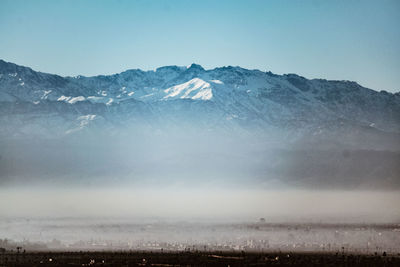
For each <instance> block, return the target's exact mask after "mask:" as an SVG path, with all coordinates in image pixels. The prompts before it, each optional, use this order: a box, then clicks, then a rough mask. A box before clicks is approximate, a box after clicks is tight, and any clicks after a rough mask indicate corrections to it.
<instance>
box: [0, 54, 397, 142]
mask: <svg viewBox="0 0 400 267" xmlns="http://www.w3.org/2000/svg"><path fill="white" fill-rule="evenodd" d="M0 103H1V105H0V122H1V124H2V127H1V134H2V135H7V136H15V137H18V136H25V135H31V136H32V135H34V136H42V137H44V136H46V137H62V136H65V135H71V134H77V133H79V132H82V131H88V130H89V131H90V129H96V131H103V132H110V133H116V132H119V131H120V130H121V129H126V128H132V129H138V128H141V127H144V128H146V129H148V130H151V131H157V130H160V129H161V130H162V129H163V128H169V127H175V126H179V127H180V126H182V127H197V128H199V129H203V130H205V129H207V130H209V131H212V130H215V129H225V130H227V131H236V132H243V133H247V134H253V133H263V132H265V131H268V130H277V131H285V132H287V133H289V135H290V136H292V137H293V138H304V137H305V136H307V135H310V134H311V135H313V136H319V135H325V136H326V135H332V134H335V133H337V132H341V133H344V132H348V133H350V132H351V133H352V134H354V133H357V132H364V134H371V135H374V134H383V135H387V136H390V135H395V136H396V135H398V134H399V133H400V94H399V93H396V94H391V93H388V92H385V91H381V92H377V91H374V90H370V89H367V88H364V87H362V86H360V85H358V84H357V83H355V82H349V81H328V80H322V79H313V80H308V79H306V78H304V77H301V76H298V75H295V74H287V75H275V74H272V73H270V72H262V71H259V70H247V69H243V68H240V67H231V66H229V67H222V68H215V69H212V70H205V69H203V68H202V67H201V66H199V65H196V64H192V65H191V66H189V67H178V66H166V67H161V68H158V69H156V70H155V71H142V70H139V69H135V70H128V71H125V72H122V73H119V74H114V75H108V76H104V75H100V76H94V77H84V76H77V77H61V76H58V75H52V74H47V73H41V72H36V71H34V70H32V69H30V68H28V67H22V66H18V65H15V64H12V63H7V62H5V61H0Z"/></svg>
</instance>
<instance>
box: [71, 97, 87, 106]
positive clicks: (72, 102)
mask: <svg viewBox="0 0 400 267" xmlns="http://www.w3.org/2000/svg"><path fill="white" fill-rule="evenodd" d="M79 101H85V97H84V96H77V97H73V98H71V100H69V101H68V103H70V104H75V103H76V102H79Z"/></svg>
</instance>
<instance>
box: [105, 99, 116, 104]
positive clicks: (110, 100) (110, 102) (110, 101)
mask: <svg viewBox="0 0 400 267" xmlns="http://www.w3.org/2000/svg"><path fill="white" fill-rule="evenodd" d="M112 102H114V99H112V98H110V99H109V100H108V102H107V103H106V105H107V106H110V105H111V104H112Z"/></svg>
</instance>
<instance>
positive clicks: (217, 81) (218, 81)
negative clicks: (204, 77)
mask: <svg viewBox="0 0 400 267" xmlns="http://www.w3.org/2000/svg"><path fill="white" fill-rule="evenodd" d="M210 82H213V83H217V84H224V83H223V82H222V81H220V80H211V81H210Z"/></svg>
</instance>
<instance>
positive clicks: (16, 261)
mask: <svg viewBox="0 0 400 267" xmlns="http://www.w3.org/2000/svg"><path fill="white" fill-rule="evenodd" d="M0 266H352V267H356V266H400V255H399V254H396V255H382V254H381V255H378V254H374V255H368V254H348V253H285V252H277V253H249V252H247V253H245V252H232V253H230V252H201V251H185V252H140V251H129V252H30V253H23V252H22V253H16V252H5V253H1V254H0Z"/></svg>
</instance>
